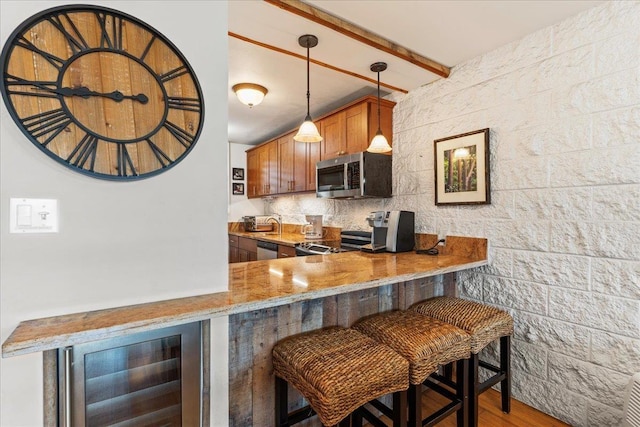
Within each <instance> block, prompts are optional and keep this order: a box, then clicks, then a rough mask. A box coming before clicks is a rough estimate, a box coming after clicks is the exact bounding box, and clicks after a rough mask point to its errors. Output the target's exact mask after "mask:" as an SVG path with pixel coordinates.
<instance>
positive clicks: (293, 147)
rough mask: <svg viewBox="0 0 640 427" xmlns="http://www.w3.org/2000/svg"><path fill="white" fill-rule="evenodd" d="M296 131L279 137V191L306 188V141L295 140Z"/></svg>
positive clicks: (302, 189)
mask: <svg viewBox="0 0 640 427" xmlns="http://www.w3.org/2000/svg"><path fill="white" fill-rule="evenodd" d="M294 135H295V132H291V133H289V134H287V135H285V136H283V137H281V138H278V193H281V194H282V193H291V192H295V191H305V190H306V172H307V164H306V149H307V145H311V144H307V143H305V142H298V141H294V140H293V136H294ZM315 145H318V144H315Z"/></svg>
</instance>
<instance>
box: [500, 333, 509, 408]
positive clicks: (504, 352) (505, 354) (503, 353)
mask: <svg viewBox="0 0 640 427" xmlns="http://www.w3.org/2000/svg"><path fill="white" fill-rule="evenodd" d="M500 370H501V371H502V372H504V374H505V376H504V380H502V381H501V382H500V395H501V397H502V412H504V413H505V414H508V413H509V412H511V337H510V336H508V335H507V336H506V337H502V338H500Z"/></svg>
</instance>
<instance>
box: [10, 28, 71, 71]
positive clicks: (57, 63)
mask: <svg viewBox="0 0 640 427" xmlns="http://www.w3.org/2000/svg"><path fill="white" fill-rule="evenodd" d="M16 46H20V47H23V48H25V49H28V50H30V51H32V52H35V53H37V54H38V55H40V56H42V57H43V58H44V59H46V60H47V61H49V63H50V64H51V65H53V66H54V67H56V68H57V69H58V70H60V69H62V66H63V65H64V63H65V61H64V59H61V58H58V57H57V56H55V55H52V54H50V53H49V52H45V51H44V50H42V49H38V48H37V47H36V46H35V45H34V44H33V43H31V42H30V41H29V40H27V39H25V38H24V36H21V37H20V38H19V39H17V40H16Z"/></svg>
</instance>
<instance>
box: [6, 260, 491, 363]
mask: <svg viewBox="0 0 640 427" xmlns="http://www.w3.org/2000/svg"><path fill="white" fill-rule="evenodd" d="M487 264H488V260H487V259H486V258H485V259H480V260H477V259H475V260H474V259H472V258H461V260H460V262H459V263H457V264H455V265H450V266H446V267H438V268H433V269H429V270H426V271H417V272H412V273H408V274H401V275H392V276H387V277H383V278H379V279H374V280H369V281H364V282H357V283H352V284H343V285H340V286H334V287H328V288H323V289H318V290H313V291H309V292H302V293H293V294H287V295H279V296H276V297H271V298H266V299H260V300H252V301H243V302H238V303H233V302H229V303H226V304H221V303H220V302H217V298H216V297H219V298H222V297H225V296H227V297H228V296H229V293H230V291H226V292H218V293H213V294H205V295H200V296H194V297H189V298H190V301H205V300H206V299H207V298H209V299H210V298H213V299H214V300H213V301H212V305H211V307H207V308H204V309H203V308H200V309H194V310H193V311H188V310H185V311H184V312H181V313H179V314H177V315H160V316H155V317H154V316H150V317H149V318H145V319H144V320H138V321H131V322H127V321H126V320H125V321H123V322H122V323H118V324H115V325H113V326H109V327H102V328H96V329H91V330H82V331H76V332H74V331H73V330H72V331H70V332H69V333H59V334H55V335H50V336H48V337H47V336H45V337H43V338H36V339H25V340H20V339H16V337H15V335H16V334H17V333H18V332H19V331H23V330H26V329H29V328H37V327H38V326H37V325H35V326H34V325H32V323H34V322H37V321H39V320H43V319H34V320H27V321H24V322H20V324H19V325H18V326H17V327H16V329H15V330H14V331H13V332H12V334H11V335H10V336H9V337H8V338H7V340H6V341H5V342H4V343H3V345H2V358H9V357H14V356H20V355H25V354H30V353H36V352H42V351H47V350H53V349H57V348H60V347H66V346H70V345H76V344H80V343H85V342H90V341H96V340H101V339H108V338H113V337H116V336H121V335H123V334H134V333H138V332H145V331H148V330H152V329H158V328H164V327H169V326H174V325H178V324H182V323H188V322H196V321H202V320H206V319H212V318H217V317H222V316H228V315H233V314H238V313H244V312H249V311H254V310H261V309H266V308H272V307H276V306H280V305H286V304H291V303H296V302H300V301H307V300H312V299H317V298H324V297H328V296H333V295H338V294H344V293H348V292H353V291H358V290H363V289H369V288H375V287H380V286H385V285H388V284H393V283H398V282H405V281H409V280H415V279H421V278H426V277H431V276H437V275H441V274H447V273H454V272H457V271H461V270H467V269H471V268H476V267H480V266H483V265H487ZM171 301H175V300H167V301H157V302H152V303H147V304H143V305H145V306H147V305H148V306H149V307H150V311H153V310H152V308H153V307H154V305H156V306H157V307H160V306H161V305H162V304H166V303H169V302H171ZM216 304H220V305H216ZM134 307H136V309H138V307H137V306H131V307H118V308H117V309H118V310H127V308H129V309H131V310H134ZM90 313H91V312H90ZM82 314H83V313H75V315H82ZM84 314H85V315H86V314H89V313H84ZM71 316H72V315H71ZM56 317H60V318H61V317H63V316H56ZM56 317H53V319H55V318H56Z"/></svg>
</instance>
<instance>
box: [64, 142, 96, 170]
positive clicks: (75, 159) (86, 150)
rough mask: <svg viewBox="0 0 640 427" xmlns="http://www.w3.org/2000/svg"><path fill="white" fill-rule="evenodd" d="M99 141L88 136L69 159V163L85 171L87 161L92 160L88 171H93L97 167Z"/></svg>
mask: <svg viewBox="0 0 640 427" xmlns="http://www.w3.org/2000/svg"><path fill="white" fill-rule="evenodd" d="M98 141H99V140H98V138H96V137H95V136H93V135H89V134H86V135H85V136H84V137H83V138H82V139H81V140H80V142H79V143H78V145H76V148H74V149H73V151H72V152H71V154H69V157H67V163H71V164H72V165H74V166H77V167H79V168H81V169H83V168H84V165H85V164H86V163H87V160H89V159H91V163H90V164H89V169H88V170H90V171H93V170H94V168H95V165H96V154H97V152H98Z"/></svg>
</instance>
